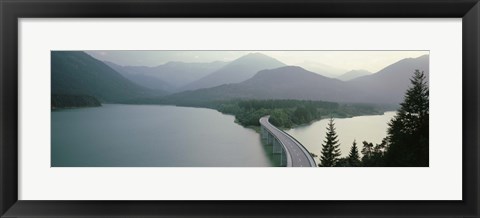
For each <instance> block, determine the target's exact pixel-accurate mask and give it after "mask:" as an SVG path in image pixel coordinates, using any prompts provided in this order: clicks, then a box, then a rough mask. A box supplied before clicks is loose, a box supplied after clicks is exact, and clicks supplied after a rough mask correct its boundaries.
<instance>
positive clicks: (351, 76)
mask: <svg viewBox="0 0 480 218" xmlns="http://www.w3.org/2000/svg"><path fill="white" fill-rule="evenodd" d="M370 74H372V73H371V72H369V71H366V70H350V71H348V72H346V73H344V74H342V75H340V76H338V77H337V79H339V80H342V81H348V80H352V79H355V78H358V77H361V76H366V75H370Z"/></svg>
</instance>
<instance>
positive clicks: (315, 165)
mask: <svg viewBox="0 0 480 218" xmlns="http://www.w3.org/2000/svg"><path fill="white" fill-rule="evenodd" d="M279 130H280V131H282V132H283V133H285V134H286V135H287V136H288V137H289V138H291V139H292V140H294V141H295V142H297V144H299V145H300V148H301V149H302V150H303V152H304V153H305V154H307V159H308V161H309V162H310V164H311V165H312V166H314V167H317V163H316V162H315V159H314V158H313V157H312V155H311V154H310V152H309V151H308V150H307V148H305V146H303V144H302V143H300V142H299V141H298V140H297V139H296V138H295V137H293V136H291V135H290V134H288V133H287V132H285V131H283V130H281V129H279Z"/></svg>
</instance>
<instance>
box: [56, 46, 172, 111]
mask: <svg viewBox="0 0 480 218" xmlns="http://www.w3.org/2000/svg"><path fill="white" fill-rule="evenodd" d="M51 73H52V74H51V76H52V83H51V88H52V90H51V91H52V95H60V94H61V95H89V96H93V97H95V98H97V99H98V100H100V101H102V102H118V101H124V100H128V99H133V98H141V97H154V96H161V95H164V94H165V92H163V91H158V90H157V91H152V90H149V89H146V88H144V87H141V86H139V85H137V84H135V83H133V82H131V81H130V80H128V79H126V78H124V77H123V76H122V75H120V74H119V73H118V72H117V71H115V70H113V69H112V68H110V67H109V66H107V65H106V64H105V63H103V62H101V61H99V60H97V59H95V58H93V57H91V56H90V55H88V54H86V53H84V52H82V51H52V52H51Z"/></svg>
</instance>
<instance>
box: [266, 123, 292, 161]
mask: <svg viewBox="0 0 480 218" xmlns="http://www.w3.org/2000/svg"><path fill="white" fill-rule="evenodd" d="M268 117H269V116H268ZM268 117H267V122H268ZM260 119H261V118H260ZM269 123H270V122H269ZM260 125H262V123H260ZM262 126H263V125H262ZM272 126H273V125H272ZM263 128H264V129H265V130H266V131H267V132H269V133H270V134H271V135H272V136H273V137H275V140H277V141H278V143H280V144H281V145H282V150H283V151H284V152H285V157H286V158H287V164H286V167H292V166H293V163H292V156H291V155H290V152H289V151H288V149H287V147H286V146H285V144H283V142H282V141H280V140H279V139H278V138H277V137H276V136H275V134H273V133H272V132H271V131H270V130H268V128H266V127H263Z"/></svg>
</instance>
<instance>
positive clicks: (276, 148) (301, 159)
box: [260, 116, 317, 167]
mask: <svg viewBox="0 0 480 218" xmlns="http://www.w3.org/2000/svg"><path fill="white" fill-rule="evenodd" d="M269 117H270V116H264V117H262V118H260V128H261V136H262V140H266V142H267V144H272V146H273V153H276V154H281V162H282V166H286V167H316V166H317V165H316V164H315V160H313V157H312V156H311V155H310V153H309V152H308V151H307V149H305V147H303V145H302V144H301V143H300V142H298V141H297V140H296V139H295V138H293V137H292V136H290V135H288V134H287V133H285V132H284V131H282V130H280V129H278V128H277V127H275V126H274V125H272V124H271V123H270V122H268V118H269Z"/></svg>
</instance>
